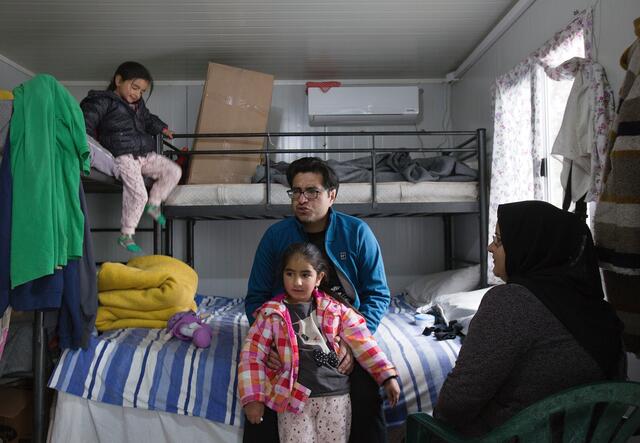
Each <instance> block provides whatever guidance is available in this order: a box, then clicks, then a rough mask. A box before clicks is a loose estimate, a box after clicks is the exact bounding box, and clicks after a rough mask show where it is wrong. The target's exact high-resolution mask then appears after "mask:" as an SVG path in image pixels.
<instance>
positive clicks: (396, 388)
mask: <svg viewBox="0 0 640 443" xmlns="http://www.w3.org/2000/svg"><path fill="white" fill-rule="evenodd" d="M383 387H384V392H385V393H386V394H387V400H389V405H391V407H392V408H393V407H395V406H396V405H397V404H398V399H399V398H400V385H399V384H398V380H396V378H395V377H394V378H390V379H389V380H387V381H386V382H384V386H383Z"/></svg>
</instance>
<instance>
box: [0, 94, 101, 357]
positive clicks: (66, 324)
mask: <svg viewBox="0 0 640 443" xmlns="http://www.w3.org/2000/svg"><path fill="white" fill-rule="evenodd" d="M3 104H6V105H8V107H7V109H9V113H8V114H2V113H0V127H6V128H7V129H8V128H9V127H10V126H11V112H10V111H11V108H12V105H13V102H12V101H11V97H9V98H8V99H6V100H5V99H3V98H2V95H0V105H3ZM71 105H72V104H71ZM76 106H77V104H76ZM1 109H4V108H0V110H1ZM0 129H1V128H0ZM10 140H11V136H10V135H8V134H7V133H5V134H4V138H3V143H2V144H3V149H2V150H1V151H2V153H3V157H2V160H1V162H0V316H1V317H2V318H3V319H8V317H9V315H10V313H11V308H12V307H13V309H15V310H19V311H30V310H45V311H47V312H45V315H46V318H45V323H49V325H50V326H51V327H52V328H56V330H57V334H58V337H59V344H60V347H61V348H73V349H75V348H78V347H80V346H81V347H86V346H87V344H88V339H89V335H90V334H91V333H92V332H93V330H94V327H95V317H96V311H97V298H98V294H97V281H96V267H95V261H94V255H93V245H92V242H91V235H90V230H89V225H88V217H87V209H86V203H85V201H84V192H83V189H82V186H81V185H80V183H79V182H78V188H77V189H76V193H75V195H76V197H75V198H76V200H77V204H78V205H79V206H80V208H81V210H82V212H83V213H84V219H83V225H82V229H83V236H84V240H83V241H82V253H81V255H82V258H81V259H79V260H76V259H69V260H68V262H67V265H66V266H64V267H57V268H56V269H55V270H54V272H53V273H50V274H49V275H44V276H42V277H39V278H37V279H34V280H30V281H27V282H24V283H22V284H19V285H12V284H11V279H10V266H11V260H10V257H11V254H10V251H11V248H12V243H13V242H12V240H13V239H12V237H11V232H12V218H13V217H12V215H13V214H12V208H13V196H14V192H13V189H14V183H13V178H12V173H11V165H12V164H13V162H12V159H13V155H14V154H13V149H12V146H11V143H10ZM5 141H6V143H5ZM78 165H79V163H78V162H77V159H76V166H75V168H74V169H75V170H76V171H78V170H79V168H78ZM78 175H79V174H78ZM35 179H37V178H35ZM23 197H24V196H23ZM58 309H59V310H58ZM47 318H48V320H47ZM0 334H1V331H0ZM1 342H2V336H1V335H0V344H1Z"/></svg>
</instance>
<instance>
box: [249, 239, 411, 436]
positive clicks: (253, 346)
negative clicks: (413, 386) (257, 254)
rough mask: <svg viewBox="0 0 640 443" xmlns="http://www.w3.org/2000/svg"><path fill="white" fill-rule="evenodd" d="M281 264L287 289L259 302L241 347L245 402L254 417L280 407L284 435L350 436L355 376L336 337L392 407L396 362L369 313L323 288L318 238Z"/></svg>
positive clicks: (293, 249)
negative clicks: (273, 357) (274, 361)
mask: <svg viewBox="0 0 640 443" xmlns="http://www.w3.org/2000/svg"><path fill="white" fill-rule="evenodd" d="M282 263H283V270H282V276H283V280H284V288H285V293H284V294H281V295H279V296H276V297H275V298H273V299H272V300H270V301H268V302H266V303H264V304H263V305H262V306H261V307H260V308H258V310H257V311H256V314H255V318H256V321H255V322H254V324H253V325H252V326H251V329H250V330H249V333H248V335H247V339H246V341H245V343H244V346H243V347H242V351H241V353H240V363H239V366H238V392H239V396H240V401H241V403H242V405H243V407H244V411H245V414H246V416H247V420H249V421H250V422H251V423H254V424H258V423H260V422H261V421H262V416H263V414H264V408H265V405H266V406H268V407H269V408H271V409H273V410H274V411H276V412H277V413H278V433H279V435H280V441H281V442H310V441H315V442H325V441H326V442H329V441H337V442H346V441H347V440H348V439H349V431H350V425H351V401H350V398H349V376H348V375H345V374H341V373H340V372H338V370H337V367H338V365H339V363H340V362H339V360H338V356H337V353H336V352H337V350H338V343H337V341H338V340H344V341H345V342H346V343H348V344H349V346H350V348H351V350H352V351H353V355H354V357H355V358H356V360H357V361H358V362H359V363H360V364H361V365H362V367H364V368H365V369H366V370H367V371H368V372H369V373H370V374H371V375H372V377H373V378H374V379H375V380H376V381H377V382H378V383H379V384H380V385H381V386H383V387H384V390H385V391H386V394H387V398H388V400H389V402H390V404H391V406H395V405H396V403H397V402H398V398H399V396H400V387H399V385H398V382H397V380H396V378H397V373H396V370H395V367H394V366H393V364H392V363H391V362H390V361H389V360H388V359H387V357H386V356H385V354H384V353H383V352H382V350H381V349H380V347H379V346H378V344H377V343H376V341H375V339H374V338H373V336H372V335H371V333H370V332H369V329H367V325H366V323H365V320H364V318H363V317H362V316H361V315H359V314H358V313H356V311H355V310H353V309H352V308H350V307H348V306H346V305H344V304H342V303H340V302H338V301H337V300H335V299H334V298H332V297H330V296H329V295H327V294H325V293H324V292H322V291H320V290H318V286H319V285H320V282H321V281H322V279H323V278H324V276H325V275H326V274H327V265H326V263H325V262H324V259H323V258H322V253H321V252H320V251H319V250H318V248H317V247H316V246H315V245H313V244H310V243H294V244H292V245H291V246H289V248H288V249H287V250H286V251H285V253H284V256H283V258H282ZM272 345H273V346H275V348H276V349H277V352H278V356H279V358H280V361H281V363H282V364H281V366H280V368H279V369H278V370H272V369H269V368H268V367H267V365H266V362H267V359H268V356H269V350H270V349H271V346H272ZM356 407H357V405H356Z"/></svg>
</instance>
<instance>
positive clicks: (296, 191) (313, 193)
mask: <svg viewBox="0 0 640 443" xmlns="http://www.w3.org/2000/svg"><path fill="white" fill-rule="evenodd" d="M324 191H325V189H315V188H309V189H305V190H304V191H303V190H302V189H300V188H293V189H287V195H288V196H289V198H290V199H291V200H297V199H299V198H300V195H304V198H306V199H307V200H315V199H316V198H318V196H319V195H320V193H321V192H324Z"/></svg>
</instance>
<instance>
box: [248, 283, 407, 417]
mask: <svg viewBox="0 0 640 443" xmlns="http://www.w3.org/2000/svg"><path fill="white" fill-rule="evenodd" d="M283 300H284V294H281V295H279V296H277V297H274V298H273V299H272V300H270V301H268V302H266V303H264V304H263V305H262V306H261V307H260V308H258V309H257V311H256V315H255V318H256V321H255V323H254V324H253V325H252V326H251V328H250V329H249V333H248V335H247V338H246V340H245V342H244V345H243V347H242V351H241V352H240V363H239V365H238V393H239V396H240V402H241V403H242V405H243V406H244V405H246V404H247V403H249V402H252V401H259V402H263V403H264V404H265V405H266V406H268V407H269V408H271V409H273V410H274V411H276V412H284V411H285V410H288V411H291V412H294V413H295V412H300V411H302V409H303V408H304V404H305V402H306V400H307V398H308V397H309V394H310V390H309V389H308V388H306V387H305V386H302V385H301V384H299V383H298V382H297V381H296V380H297V377H298V365H299V359H298V342H297V340H296V335H295V332H294V330H293V326H292V324H291V318H290V317H289V312H288V310H287V308H286V306H285V305H284V302H283ZM316 309H317V316H318V319H319V320H320V325H321V329H322V332H323V334H324V336H325V337H326V339H327V342H328V345H329V346H330V347H332V348H333V349H334V350H335V351H336V352H338V343H337V342H336V338H337V337H340V339H341V340H344V341H345V342H346V343H347V344H348V345H349V347H350V348H351V350H352V351H353V355H354V357H355V358H356V360H357V361H358V363H360V365H361V366H362V367H363V368H364V369H365V370H367V372H369V373H370V374H371V375H372V377H373V378H374V379H375V380H376V381H377V382H378V384H382V383H384V381H385V380H387V379H388V378H389V377H392V376H396V375H397V372H396V370H395V367H394V366H393V364H392V363H391V362H390V361H389V359H388V358H387V356H386V355H385V354H384V352H382V350H381V349H380V347H379V346H378V344H377V343H376V341H375V339H374V338H373V335H372V334H371V332H370V331H369V329H368V328H367V325H366V322H365V320H364V318H363V317H362V316H361V315H360V314H358V313H357V312H355V311H354V310H353V309H351V308H350V307H348V306H345V305H343V304H342V303H340V302H338V301H336V300H335V299H333V298H332V297H329V296H328V295H326V294H325V293H323V292H321V291H316ZM272 344H275V347H276V349H277V351H278V355H279V356H280V362H281V363H282V366H281V368H280V369H279V370H277V371H273V370H271V369H269V368H268V367H267V366H266V361H267V357H268V355H269V349H270V348H271V346H272Z"/></svg>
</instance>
